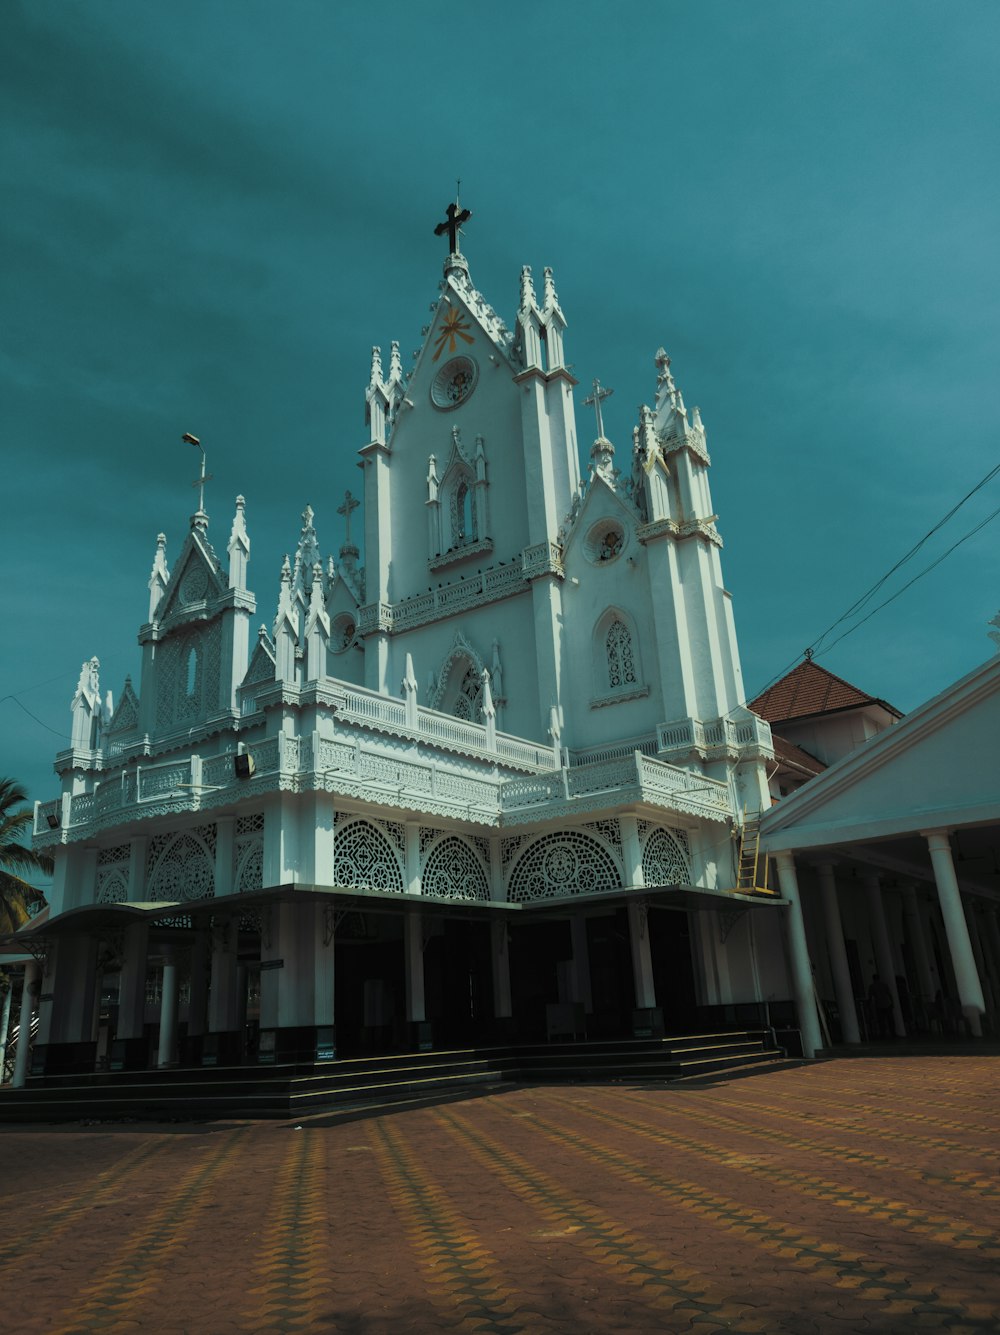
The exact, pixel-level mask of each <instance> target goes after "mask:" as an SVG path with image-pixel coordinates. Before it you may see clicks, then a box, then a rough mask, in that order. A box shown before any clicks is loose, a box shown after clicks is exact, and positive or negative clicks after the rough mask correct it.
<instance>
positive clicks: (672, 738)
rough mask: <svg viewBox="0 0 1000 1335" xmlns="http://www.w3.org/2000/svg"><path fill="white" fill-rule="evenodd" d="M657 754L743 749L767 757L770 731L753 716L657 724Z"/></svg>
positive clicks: (767, 726) (771, 748) (769, 745)
mask: <svg viewBox="0 0 1000 1335" xmlns="http://www.w3.org/2000/svg"><path fill="white" fill-rule="evenodd" d="M656 734H657V739H658V742H659V749H660V750H661V751H734V752H735V751H741V750H744V749H746V748H753V749H755V750H760V751H763V752H764V753H765V754H770V753H771V751H772V750H773V743H772V740H771V729H770V727H769V725H768V724H767V723H765V722H764V721H763V719H759V718H757V716H756V715H754V714H749V715H746V716H744V717H742V718H735V719H734V718H730V717H728V716H723V717H722V718H717V719H712V720H711V721H710V722H708V723H703V722H702V721H701V719H696V718H686V719H677V720H676V722H673V723H661V724H659V726H658V727H657V729H656Z"/></svg>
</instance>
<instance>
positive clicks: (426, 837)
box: [420, 825, 444, 857]
mask: <svg viewBox="0 0 1000 1335" xmlns="http://www.w3.org/2000/svg"><path fill="white" fill-rule="evenodd" d="M443 833H444V831H443V830H435V829H434V828H433V827H432V826H430V825H421V827H420V856H421V857H423V856H424V854H425V853H426V852H427V850H428V849H429V848H430V846H431V844H432V843H433V842H434V840H435V839H436V838H437V837H438V835H439V834H443Z"/></svg>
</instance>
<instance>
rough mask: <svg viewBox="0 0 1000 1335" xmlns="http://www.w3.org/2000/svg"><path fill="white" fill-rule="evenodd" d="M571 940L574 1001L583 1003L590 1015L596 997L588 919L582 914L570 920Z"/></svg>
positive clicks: (575, 915) (577, 914)
mask: <svg viewBox="0 0 1000 1335" xmlns="http://www.w3.org/2000/svg"><path fill="white" fill-rule="evenodd" d="M569 929H570V938H571V940H572V943H573V1000H574V1001H582V1002H583V1009H584V1010H585V1011H586V1013H587V1014H588V1015H590V1014H592V1012H593V1009H594V997H593V992H592V990H591V986H590V952H589V950H588V948H587V919H586V918H585V917H584V916H583V914H582V913H576V914H574V915H573V917H572V918H570V920H569Z"/></svg>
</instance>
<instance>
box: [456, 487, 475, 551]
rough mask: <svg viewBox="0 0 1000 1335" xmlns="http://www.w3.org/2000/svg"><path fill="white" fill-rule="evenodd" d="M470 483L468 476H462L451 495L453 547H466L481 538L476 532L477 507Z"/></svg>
mask: <svg viewBox="0 0 1000 1335" xmlns="http://www.w3.org/2000/svg"><path fill="white" fill-rule="evenodd" d="M470 481H471V479H470V478H469V477H468V475H466V474H462V475H460V476H459V478H458V481H457V483H456V484H455V488H454V490H453V491H452V493H451V544H450V545H451V546H452V547H465V546H467V545H468V544H469V543H470V542H474V541H475V540H476V538H477V537H478V536H479V535H478V533H477V532H476V507H475V505H474V503H473V495H472V487H471V486H470Z"/></svg>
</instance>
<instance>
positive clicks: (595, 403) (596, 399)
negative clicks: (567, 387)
mask: <svg viewBox="0 0 1000 1335" xmlns="http://www.w3.org/2000/svg"><path fill="white" fill-rule="evenodd" d="M614 392H615V391H614V390H613V389H604V388H603V387H602V385H601V382H600V381H599V380H595V381H594V392H593V394H591V395H590V397H589V398H587V399H584V401H583V406H584V407H585V408H593V410H594V412H595V413H596V414H597V439H598V440H603V439H604V419H603V417H602V415H601V402H602V400H604V399H610V397H611V395H612V394H613V393H614Z"/></svg>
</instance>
